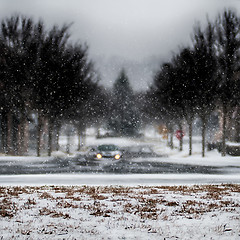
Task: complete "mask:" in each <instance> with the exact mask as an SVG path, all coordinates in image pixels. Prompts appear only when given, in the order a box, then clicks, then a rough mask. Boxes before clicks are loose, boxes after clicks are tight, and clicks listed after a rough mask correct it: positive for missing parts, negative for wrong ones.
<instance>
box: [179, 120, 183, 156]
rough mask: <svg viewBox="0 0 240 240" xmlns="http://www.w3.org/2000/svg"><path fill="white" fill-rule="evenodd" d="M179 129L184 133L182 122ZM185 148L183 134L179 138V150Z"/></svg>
mask: <svg viewBox="0 0 240 240" xmlns="http://www.w3.org/2000/svg"><path fill="white" fill-rule="evenodd" d="M179 130H180V131H181V133H183V129H182V124H179ZM182 150H183V136H182V137H181V138H180V140H179V151H182Z"/></svg>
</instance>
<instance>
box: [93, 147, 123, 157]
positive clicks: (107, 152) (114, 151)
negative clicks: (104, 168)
mask: <svg viewBox="0 0 240 240" xmlns="http://www.w3.org/2000/svg"><path fill="white" fill-rule="evenodd" d="M121 157H122V152H121V150H120V149H119V148H118V146H116V145H114V144H103V145H99V146H97V147H92V148H91V149H90V151H89V152H88V158H93V159H98V160H100V159H103V158H111V159H115V160H119V159H120V158H121Z"/></svg>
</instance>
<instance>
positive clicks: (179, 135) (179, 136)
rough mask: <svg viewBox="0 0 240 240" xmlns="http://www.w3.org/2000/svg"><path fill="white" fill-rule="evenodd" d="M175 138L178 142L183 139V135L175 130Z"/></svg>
mask: <svg viewBox="0 0 240 240" xmlns="http://www.w3.org/2000/svg"><path fill="white" fill-rule="evenodd" d="M175 136H176V138H177V139H178V140H181V139H182V138H183V137H184V133H183V131H181V130H177V131H176V133H175Z"/></svg>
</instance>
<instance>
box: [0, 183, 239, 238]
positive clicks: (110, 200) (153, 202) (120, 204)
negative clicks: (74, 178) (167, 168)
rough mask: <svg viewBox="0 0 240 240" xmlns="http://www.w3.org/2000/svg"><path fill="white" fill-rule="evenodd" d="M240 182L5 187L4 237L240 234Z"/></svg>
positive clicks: (1, 196) (0, 216)
mask: <svg viewBox="0 0 240 240" xmlns="http://www.w3.org/2000/svg"><path fill="white" fill-rule="evenodd" d="M239 199H240V186H239V185H232V184H228V185H218V186H217V185H200V186H197V185H195V186H168V187H166V186H155V187H146V186H136V187H121V186H102V187H96V186H95V187H93V186H67V187H59V186H42V187H1V188H0V236H1V239H6V240H8V239H62V240H63V239H86V240H88V239H93V240H95V239H113V240H115V239H140V240H141V239H142V240H148V239H149V240H150V239H151V240H152V239H158V240H163V239H175V240H176V239H181V240H184V239H186V240H188V239H199V240H200V239H201V240H202V239H216V240H217V239H222V240H224V239H226V240H227V239H233V240H237V239H239V238H240V200H239Z"/></svg>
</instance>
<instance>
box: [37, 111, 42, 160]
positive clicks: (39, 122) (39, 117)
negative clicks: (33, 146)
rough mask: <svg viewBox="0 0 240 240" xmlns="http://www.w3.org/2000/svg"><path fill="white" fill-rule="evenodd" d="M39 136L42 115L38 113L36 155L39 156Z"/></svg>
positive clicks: (40, 133) (40, 136)
mask: <svg viewBox="0 0 240 240" xmlns="http://www.w3.org/2000/svg"><path fill="white" fill-rule="evenodd" d="M41 138H42V117H41V116H40V114H38V124H37V156H38V157H40V154H41V153H40V151H41Z"/></svg>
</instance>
